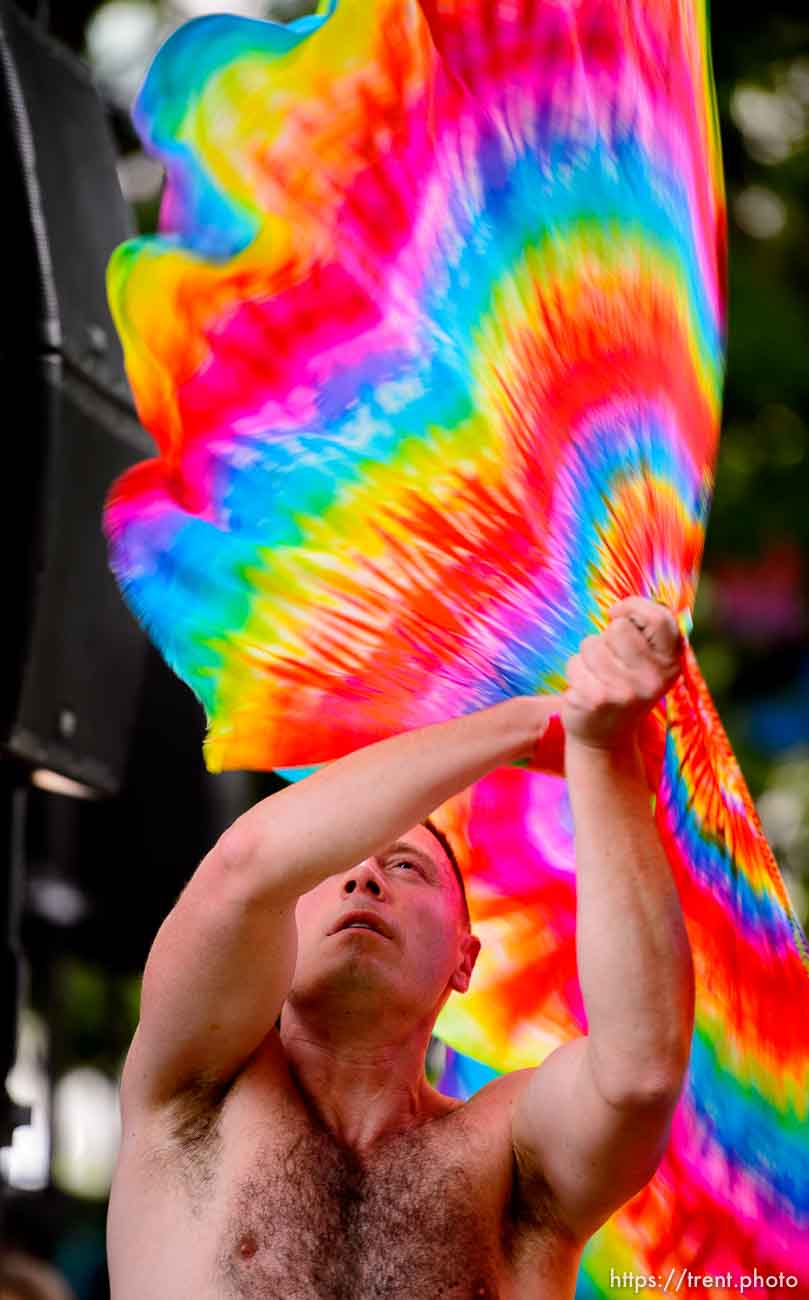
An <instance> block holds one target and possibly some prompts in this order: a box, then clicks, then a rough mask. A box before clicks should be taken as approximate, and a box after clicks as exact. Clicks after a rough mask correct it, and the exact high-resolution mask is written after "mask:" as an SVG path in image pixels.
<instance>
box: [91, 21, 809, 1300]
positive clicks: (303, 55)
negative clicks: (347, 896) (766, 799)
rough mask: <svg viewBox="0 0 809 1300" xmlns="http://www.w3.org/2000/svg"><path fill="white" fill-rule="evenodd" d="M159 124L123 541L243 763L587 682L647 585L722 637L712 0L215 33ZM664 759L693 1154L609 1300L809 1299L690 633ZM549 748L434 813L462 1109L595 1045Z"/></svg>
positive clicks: (678, 1150)
mask: <svg viewBox="0 0 809 1300" xmlns="http://www.w3.org/2000/svg"><path fill="white" fill-rule="evenodd" d="M135 121H136V125H137V127H138V130H139V131H140V134H141V136H142V138H143V140H144V143H145V145H146V147H147V148H148V149H149V150H150V151H151V152H152V153H153V154H154V155H155V156H157V157H158V158H159V159H160V160H161V161H162V162H163V163H164V164H165V168H166V173H167V184H166V190H165V195H164V200H163V204H162V212H161V229H160V234H159V235H157V236H155V237H149V238H141V239H136V240H133V241H130V242H128V243H127V244H125V245H123V246H122V247H121V248H120V249H119V250H118V251H117V252H116V254H115V256H114V258H113V260H112V263H111V266H110V273H109V286H110V298H111V303H112V307H113V311H114V314H115V319H116V322H117V325H118V328H119V330H120V333H121V337H122V340H123V343H124V348H125V353H126V360H127V367H128V371H129V375H130V379H131V382H132V386H133V390H134V393H135V397H136V401H137V403H138V408H139V411H140V414H141V417H142V419H143V421H144V423H145V424H146V425H147V427H148V428H149V429H150V430H151V432H152V433H153V435H154V437H155V440H156V442H157V446H158V453H159V454H158V456H157V458H155V459H154V460H151V461H149V462H146V463H144V464H142V465H140V466H137V467H136V468H135V469H133V470H131V471H129V472H128V473H127V474H126V475H124V476H123V478H122V479H120V480H119V481H118V482H117V483H116V485H115V487H114V489H113V491H112V493H111V496H110V500H109V503H108V507H107V512H106V528H107V532H108V535H109V538H110V545H111V557H112V564H113V567H114V569H115V572H116V574H117V576H118V578H119V580H120V582H121V585H122V587H123V590H124V592H125V595H126V598H127V599H128V601H129V602H130V603H131V605H132V608H133V609H134V610H135V612H136V613H137V615H138V617H139V618H140V619H141V620H142V621H143V623H144V625H145V626H146V628H147V629H148V631H149V632H150V634H151V636H152V637H153V638H154V640H155V642H156V643H157V645H158V646H159V647H160V649H161V650H162V652H163V653H164V655H165V656H166V658H167V660H168V662H169V663H170V664H171V665H172V667H173V668H174V669H175V670H176V671H177V672H178V673H179V674H180V675H181V676H182V677H183V679H184V680H185V681H186V682H188V684H189V685H190V686H191V687H192V688H193V689H194V691H195V692H196V693H197V695H198V696H199V698H200V700H201V701H202V703H203V705H204V707H205V710H206V713H207V717H208V722H209V729H208V736H207V740H206V748H205V753H206V760H207V762H208V765H209V767H210V768H211V769H212V770H220V769H222V768H233V767H254V768H279V767H283V768H287V767H294V766H297V765H309V764H316V763H320V762H323V761H328V760H330V759H333V758H335V757H337V756H339V755H340V754H343V753H346V752H349V751H351V750H352V749H354V748H356V747H357V746H359V745H363V744H365V743H368V742H370V741H372V740H376V739H380V738H382V737H384V736H388V735H391V734H393V733H395V732H399V731H402V730H405V729H407V728H412V727H417V726H422V725H425V724H427V723H430V722H435V721H441V720H443V719H446V718H448V717H451V716H455V715H458V714H460V713H464V712H468V711H470V710H472V709H477V708H481V707H484V706H486V705H489V704H493V703H495V702H497V701H498V700H502V699H505V698H508V697H510V696H514V695H525V694H533V693H535V692H550V691H555V690H559V689H562V688H563V686H564V670H565V663H566V661H567V659H568V657H569V656H570V655H571V654H572V653H574V652H575V650H576V649H577V647H578V645H579V643H580V641H581V639H582V638H583V637H584V636H585V635H587V634H588V633H591V632H593V631H596V630H598V629H599V628H601V627H603V626H604V625H605V621H606V613H607V610H608V608H609V607H610V605H611V604H613V603H614V601H616V600H618V599H620V598H621V597H623V596H626V595H630V594H640V595H644V596H649V597H654V598H657V599H659V600H663V601H665V602H666V604H668V605H669V606H670V607H671V609H672V610H673V611H674V612H675V614H676V616H677V618H678V620H679V622H680V625H681V627H682V629H683V630H684V631H685V632H687V631H688V630H689V628H690V617H691V609H692V606H693V600H694V594H695V588H696V582H697V577H698V570H699V562H700V558H701V553H702V545H703V536H704V529H705V523H706V518H707V512H708V508H709V504H710V496H711V490H712V472H713V465H714V461H715V455H716V445H717V438H718V430H719V416H720V398H721V384H722V374H723V340H724V329H725V315H724V313H725V292H724V260H725V247H724V243H725V212H724V198H723V190H722V178H721V163H720V157H719V143H718V130H717V122H716V113H715V105H714V97H713V87H712V80H711V71H710V60H709V53H708V43H707V32H706V19H705V13H704V8H703V4H702V2H701V0H418V2H417V0H374V2H373V3H369V2H368V0H331V3H329V4H327V5H325V6H323V7H322V8H321V10H320V11H319V12H318V13H317V14H316V15H313V16H311V17H309V18H305V19H299V20H297V21H296V22H294V23H291V24H289V25H287V26H281V25H279V24H275V23H270V22H263V21H257V20H249V19H243V18H237V17H233V16H215V17H207V18H201V19H198V20H195V21H194V22H191V23H189V24H187V25H186V26H184V27H182V28H181V29H180V30H179V31H178V32H176V33H175V34H174V35H173V36H172V37H171V38H170V39H169V41H168V42H167V43H166V45H165V46H164V47H163V49H162V50H161V51H160V53H159V54H158V56H157V58H156V59H155V61H154V63H153V65H152V68H151V70H150V72H149V75H148V77H147V80H146V83H145V85H144V87H143V90H142V91H141V94H140V96H139V99H138V101H137V104H136V108H135ZM644 757H645V761H646V769H647V773H648V777H649V782H650V790H651V792H652V794H653V796H654V798H655V810H656V818H657V823H658V827H659V830H660V834H661V837H662V840H663V843H664V844H665V847H666V850H667V853H668V856H669V859H670V862H671V865H672V869H673V871H674V873H675V876H676V879H677V883H678V886H679V889H680V894H681V898H682V900H683V907H684V910H685V913H686V919H687V923H688V927H689V933H690V936H691V942H692V947H693V949H694V954H695V964H696V970H697V983H698V997H697V1018H696V1029H695V1034H694V1042H693V1049H692V1056H691V1065H690V1071H689V1075H688V1080H687V1084H686V1087H685V1090H684V1094H683V1098H682V1100H681V1103H680V1105H679V1108H678V1111H677V1114H676V1118H675V1122H674V1126H673V1129H672V1136H671V1140H670V1143H669V1147H668V1150H667V1152H666V1155H665V1157H664V1160H663V1162H662V1164H661V1166H660V1169H659V1170H658V1172H657V1174H656V1175H655V1177H654V1178H653V1179H652V1180H651V1182H650V1184H649V1185H648V1187H647V1188H646V1189H645V1190H644V1191H643V1192H642V1193H641V1194H640V1195H639V1196H637V1197H635V1198H634V1199H633V1200H632V1201H631V1202H629V1203H628V1205H627V1206H625V1207H624V1208H623V1209H622V1210H621V1211H620V1212H619V1213H618V1214H616V1215H614V1216H613V1218H612V1219H611V1220H610V1222H609V1223H608V1224H606V1225H605V1226H604V1228H603V1229H602V1230H601V1231H600V1232H599V1233H598V1234H597V1235H596V1237H595V1238H593V1240H592V1241H591V1243H590V1244H589V1245H588V1247H587V1250H586V1253H585V1256H584V1259H583V1263H582V1268H581V1272H580V1279H579V1297H580V1300H583V1298H584V1297H588V1298H589V1297H592V1296H601V1295H610V1294H618V1293H619V1292H620V1291H621V1290H622V1289H623V1290H625V1289H626V1286H627V1284H626V1283H625V1282H624V1283H623V1284H621V1283H620V1282H619V1283H616V1282H615V1280H614V1276H612V1275H611V1270H612V1271H613V1273H614V1271H616V1270H619V1271H626V1270H629V1271H632V1272H634V1274H635V1275H636V1276H638V1277H641V1276H643V1277H646V1278H652V1277H654V1278H655V1280H656V1285H657V1286H659V1287H662V1286H663V1282H664V1281H665V1280H666V1278H667V1277H668V1275H669V1270H670V1269H672V1268H675V1267H676V1268H677V1270H678V1274H677V1276H679V1270H681V1269H683V1268H688V1269H690V1271H691V1272H692V1273H696V1272H699V1273H711V1274H713V1275H719V1274H725V1273H727V1274H730V1275H732V1278H733V1280H730V1278H729V1280H728V1283H727V1288H723V1287H720V1286H719V1285H714V1287H713V1289H714V1290H715V1291H717V1292H719V1293H720V1294H727V1295H731V1294H738V1289H739V1288H738V1283H739V1279H740V1277H741V1275H742V1274H743V1273H750V1275H751V1276H752V1274H753V1270H754V1268H757V1269H758V1271H759V1273H760V1274H761V1273H766V1274H769V1273H772V1272H776V1273H777V1272H778V1271H779V1270H781V1271H783V1273H784V1274H785V1275H789V1276H790V1277H796V1278H797V1279H798V1283H797V1286H792V1284H791V1283H789V1284H787V1283H784V1284H783V1285H784V1288H785V1289H784V1294H790V1295H795V1294H799V1295H800V1294H802V1295H809V1246H808V1245H807V1242H809V1158H808V1157H809V1138H808V1137H807V1106H808V1105H809V1061H808V1060H807V1057H808V1055H809V1052H808V1050H807V1037H806V1033H805V1030H804V1029H803V1028H802V1026H805V1025H806V1023H807V1020H809V981H808V980H807V975H809V956H808V955H807V949H806V943H805V940H804V937H803V934H802V932H801V930H800V927H799V925H798V922H797V920H796V919H795V916H794V914H793V911H792V909H791V907H790V904H789V900H788V898H787V896H786V894H785V891H784V887H783V884H782V882H781V879H780V877H779V874H778V870H777V867H776V865H775V862H774V860H773V857H772V854H771V852H770V850H769V848H768V846H767V844H766V841H765V839H764V837H763V835H762V832H761V828H760V826H759V823H758V820H757V817H756V814H755V810H754V808H753V805H752V803H751V800H750V797H749V795H748V793H747V790H746V788H745V785H744V782H743V779H742V777H741V774H740V772H739V769H738V767H737V765H736V762H735V760H734V757H733V754H732V752H731V750H730V747H729V745H728V742H727V739H726V737H725V735H724V732H723V730H722V727H721V724H720V722H719V720H718V718H717V717H716V714H715V712H714V710H713V707H712V704H711V701H710V698H709V695H708V692H707V689H706V687H705V685H704V683H703V681H702V678H701V676H700V673H699V669H698V667H697V664H696V661H695V660H694V658H693V656H692V655H691V653H690V651H689V652H688V653H687V656H686V665H685V672H684V674H683V677H682V679H681V680H680V681H679V682H678V684H677V685H676V686H675V688H674V689H673V690H672V691H670V692H669V694H668V696H667V698H666V700H665V701H662V702H661V703H660V705H659V706H658V707H657V708H656V709H655V711H654V713H653V715H652V716H651V718H650V721H649V725H648V726H647V728H646V731H645V744H644ZM546 759H547V763H548V766H549V767H551V768H555V770H556V771H557V775H552V774H543V773H539V772H529V771H524V770H520V769H517V768H514V769H509V770H505V771H501V772H497V773H494V774H492V775H491V776H490V777H488V778H487V779H486V780H484V781H482V782H480V783H478V785H477V786H475V787H474V788H473V789H471V790H470V791H467V792H466V793H465V794H464V795H462V796H459V797H458V798H457V799H455V800H452V801H451V802H450V803H449V804H448V805H446V806H445V807H444V808H443V809H442V810H440V812H439V813H438V814H437V817H438V818H439V819H440V820H441V822H442V824H443V825H444V826H445V828H446V829H447V830H448V831H449V833H450V834H451V835H452V836H453V839H454V842H455V844H456V846H457V848H458V851H459V854H460V856H461V858H462V861H463V866H464V870H465V875H466V879H467V882H468V889H469V894H470V905H471V909H472V916H473V922H474V926H475V929H476V931H477V932H478V933H480V934H481V936H482V937H483V940H484V945H483V950H482V952H481V957H480V959H479V962H478V967H477V969H476V972H475V976H474V979H473V984H472V987H471V989H470V991H469V993H468V994H466V995H465V996H464V997H463V998H454V999H453V1000H451V1001H450V1002H449V1003H448V1004H447V1006H446V1008H445V1010H444V1012H443V1013H442V1017H441V1020H440V1022H439V1026H438V1029H439V1031H440V1033H441V1034H442V1037H443V1038H444V1040H445V1042H446V1043H447V1044H449V1048H450V1051H449V1054H448V1060H447V1064H446V1068H445V1071H444V1080H445V1083H451V1082H452V1081H453V1080H454V1086H455V1088H456V1090H457V1091H458V1092H459V1093H462V1092H463V1091H464V1090H466V1091H468V1090H469V1089H470V1088H471V1087H476V1086H479V1083H480V1082H481V1080H482V1079H483V1078H485V1077H487V1070H488V1071H489V1072H491V1071H492V1070H495V1071H502V1070H510V1069H513V1068H518V1067H522V1066H527V1065H535V1064H537V1063H539V1062H540V1061H541V1060H542V1059H544V1057H545V1056H546V1055H547V1054H548V1052H549V1051H551V1050H553V1048H554V1047H556V1046H557V1045H558V1044H560V1043H562V1042H564V1041H565V1040H566V1039H567V1038H569V1037H570V1036H571V1035H573V1034H579V1033H581V1032H583V1031H586V1021H585V1017H584V1009H583V1006H582V1000H581V993H580V989H579V986H578V981H577V976H576V963H575V950H574V930H575V872H574V855H573V845H572V831H571V822H570V812H569V806H568V802H567V797H566V790H565V784H564V781H563V779H562V778H561V776H560V775H559V774H558V772H559V768H558V762H557V759H558V755H554V754H553V753H551V750H550V749H549V750H548V751H547V752H546ZM459 1054H462V1055H459ZM469 1058H472V1059H469ZM475 1061H477V1062H478V1064H475ZM675 1283H676V1277H674V1280H673V1281H671V1282H670V1285H669V1287H668V1289H674V1286H675ZM630 1285H631V1284H630ZM647 1285H648V1286H650V1287H651V1286H652V1283H651V1281H649V1282H648V1283H647ZM682 1285H683V1284H682V1283H681V1289H682ZM770 1291H771V1294H772V1293H773V1290H772V1288H770Z"/></svg>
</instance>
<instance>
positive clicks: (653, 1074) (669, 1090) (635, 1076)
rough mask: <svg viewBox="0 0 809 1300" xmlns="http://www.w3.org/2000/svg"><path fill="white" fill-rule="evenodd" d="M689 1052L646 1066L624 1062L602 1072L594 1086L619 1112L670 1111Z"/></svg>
mask: <svg viewBox="0 0 809 1300" xmlns="http://www.w3.org/2000/svg"><path fill="white" fill-rule="evenodd" d="M687 1073H688V1051H687V1050H686V1051H672V1052H671V1054H670V1055H663V1054H661V1055H660V1056H658V1057H657V1058H656V1059H655V1061H654V1062H653V1063H652V1064H650V1065H647V1066H644V1065H642V1064H641V1063H639V1062H638V1063H635V1065H634V1066H633V1064H632V1063H631V1062H625V1063H624V1067H623V1068H622V1069H619V1070H611V1071H607V1072H601V1074H600V1075H597V1077H596V1083H597V1086H598V1089H599V1091H600V1093H601V1095H602V1096H603V1097H604V1099H605V1101H607V1102H609V1104H610V1105H611V1106H614V1107H615V1108H616V1109H618V1110H635V1109H637V1110H655V1109H658V1110H673V1109H674V1107H675V1106H676V1104H677V1102H678V1100H679V1098H680V1094H681V1093H682V1090H683V1087H684V1085H685V1078H686V1074H687Z"/></svg>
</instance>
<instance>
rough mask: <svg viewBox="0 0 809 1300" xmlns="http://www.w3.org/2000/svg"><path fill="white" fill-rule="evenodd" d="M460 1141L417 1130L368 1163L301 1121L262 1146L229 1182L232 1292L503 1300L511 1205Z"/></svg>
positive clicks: (227, 1248) (224, 1249)
mask: <svg viewBox="0 0 809 1300" xmlns="http://www.w3.org/2000/svg"><path fill="white" fill-rule="evenodd" d="M491 1190H492V1189H491V1188H488V1189H485V1188H482V1187H481V1186H480V1185H478V1183H477V1180H476V1173H475V1168H474V1162H466V1161H465V1160H464V1159H463V1156H462V1154H461V1151H460V1149H459V1148H456V1147H455V1144H454V1143H453V1142H451V1141H450V1142H447V1141H446V1140H443V1141H436V1138H435V1135H434V1134H431V1135H430V1136H429V1137H428V1138H426V1137H425V1136H424V1135H423V1134H419V1135H416V1136H413V1135H408V1136H406V1137H401V1138H399V1139H393V1140H390V1141H388V1142H387V1143H386V1144H385V1149H384V1151H383V1152H382V1153H380V1154H378V1155H376V1156H375V1157H374V1158H373V1160H363V1161H359V1160H358V1159H357V1158H356V1157H355V1156H354V1155H353V1153H351V1152H350V1151H346V1150H345V1149H342V1148H340V1147H339V1146H338V1145H337V1144H336V1143H335V1142H334V1141H333V1139H332V1138H331V1137H330V1136H329V1135H326V1134H323V1133H320V1132H317V1131H313V1130H310V1131H306V1130H302V1131H299V1132H292V1133H289V1134H287V1135H286V1136H284V1137H281V1138H279V1137H277V1136H273V1138H272V1139H270V1140H268V1141H266V1142H265V1143H263V1144H259V1145H258V1146H257V1147H256V1148H255V1149H254V1152H253V1158H252V1160H251V1162H250V1167H249V1168H245V1169H244V1170H243V1171H242V1172H241V1175H240V1176H239V1177H237V1178H236V1179H234V1181H233V1183H232V1185H231V1186H230V1187H229V1188H228V1189H227V1194H226V1212H225V1214H224V1216H223V1219H222V1223H221V1228H220V1235H219V1240H218V1248H217V1254H216V1264H215V1266H216V1272H217V1276H218V1278H219V1279H220V1284H221V1293H222V1295H223V1296H225V1295H226V1296H229V1297H230V1296H233V1297H240V1298H242V1297H243V1298H245V1300H248V1298H249V1300H252V1298H253V1297H256V1298H258V1297H261V1300H276V1298H277V1300H371V1298H372V1297H383V1296H384V1297H386V1298H387V1300H405V1297H406V1298H407V1300H435V1298H436V1297H439V1296H440V1297H444V1298H445V1300H495V1297H500V1295H501V1290H500V1287H499V1285H498V1276H499V1275H500V1273H501V1266H502V1258H503V1241H502V1215H501V1214H500V1213H498V1210H497V1207H496V1206H495V1205H494V1203H493V1201H492V1197H491Z"/></svg>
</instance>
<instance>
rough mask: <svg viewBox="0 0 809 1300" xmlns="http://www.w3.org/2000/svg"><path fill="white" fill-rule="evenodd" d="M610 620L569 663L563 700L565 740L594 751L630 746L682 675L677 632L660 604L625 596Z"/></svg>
mask: <svg viewBox="0 0 809 1300" xmlns="http://www.w3.org/2000/svg"><path fill="white" fill-rule="evenodd" d="M609 617H610V622H609V626H608V627H607V628H606V629H605V631H603V632H601V633H600V634H599V635H598V636H588V637H585V639H584V640H583V641H582V643H581V645H580V647H579V652H578V654H575V655H573V656H572V658H571V659H569V660H568V663H567V681H568V688H567V690H566V691H565V693H564V695H563V696H562V707H561V716H562V722H563V723H564V728H565V733H566V735H567V737H568V738H569V739H571V740H574V741H578V742H579V743H581V744H584V745H587V746H589V747H590V748H594V749H612V748H614V747H616V746H620V745H622V744H626V743H629V742H631V741H632V739H633V738H634V735H635V729H636V727H637V725H638V723H639V722H640V721H641V720H642V719H643V717H644V716H645V715H646V714H647V713H648V712H649V710H650V709H651V707H652V705H654V704H655V703H656V702H657V701H658V700H659V699H660V697H661V696H662V695H665V693H666V691H668V690H669V689H670V687H671V686H673V685H674V683H675V681H676V680H677V678H678V676H679V675H680V671H681V663H680V648H681V638H680V631H679V628H678V627H677V623H676V622H675V619H674V616H673V614H672V613H671V611H670V610H669V609H667V608H666V607H665V606H664V605H660V604H658V602H657V601H654V600H645V599H644V598H643V597H641V596H629V597H628V598H627V599H626V600H621V601H619V602H618V604H617V605H613V607H612V609H611V610H610V613H609Z"/></svg>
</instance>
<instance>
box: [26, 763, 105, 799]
mask: <svg viewBox="0 0 809 1300" xmlns="http://www.w3.org/2000/svg"><path fill="white" fill-rule="evenodd" d="M31 784H32V785H35V786H36V787H37V789H38V790H48V791H49V792H50V794H64V795H67V796H68V798H69V799H97V798H98V795H97V793H96V791H95V790H94V789H93V788H92V786H89V785H82V783H81V781H73V780H71V778H70V777H69V776H62V774H61V772H54V771H53V770H52V769H51V768H49V767H35V768H34V770H33V772H32V773H31Z"/></svg>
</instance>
